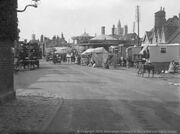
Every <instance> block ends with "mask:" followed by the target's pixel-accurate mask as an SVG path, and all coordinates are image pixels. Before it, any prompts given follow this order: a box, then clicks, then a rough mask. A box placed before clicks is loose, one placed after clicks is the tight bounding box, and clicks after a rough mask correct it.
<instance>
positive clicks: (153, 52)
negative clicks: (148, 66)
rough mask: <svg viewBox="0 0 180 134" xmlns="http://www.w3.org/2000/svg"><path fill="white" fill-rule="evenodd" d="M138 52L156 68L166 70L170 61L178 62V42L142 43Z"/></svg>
mask: <svg viewBox="0 0 180 134" xmlns="http://www.w3.org/2000/svg"><path fill="white" fill-rule="evenodd" d="M142 46H143V49H142V50H141V51H140V54H141V55H143V57H147V58H148V59H149V61H150V62H151V63H153V64H154V65H155V68H156V70H158V71H161V70H168V67H169V64H170V62H171V61H175V62H176V63H179V62H180V44H178V43H176V44H143V45H142Z"/></svg>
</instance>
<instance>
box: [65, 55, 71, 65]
mask: <svg viewBox="0 0 180 134" xmlns="http://www.w3.org/2000/svg"><path fill="white" fill-rule="evenodd" d="M66 59H67V63H68V64H70V63H71V53H67V54H66Z"/></svg>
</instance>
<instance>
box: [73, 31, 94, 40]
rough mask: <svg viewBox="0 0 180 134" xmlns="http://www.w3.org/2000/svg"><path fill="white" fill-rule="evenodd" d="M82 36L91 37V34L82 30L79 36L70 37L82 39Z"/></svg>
mask: <svg viewBox="0 0 180 134" xmlns="http://www.w3.org/2000/svg"><path fill="white" fill-rule="evenodd" d="M82 38H93V36H90V35H89V34H88V33H86V32H84V33H83V34H81V35H79V36H74V37H72V39H82Z"/></svg>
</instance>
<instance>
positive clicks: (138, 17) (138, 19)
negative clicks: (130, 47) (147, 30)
mask: <svg viewBox="0 0 180 134" xmlns="http://www.w3.org/2000/svg"><path fill="white" fill-rule="evenodd" d="M139 8H140V7H139V5H137V6H136V22H137V26H138V28H137V29H138V46H139V45H140V39H139V22H140V11H139Z"/></svg>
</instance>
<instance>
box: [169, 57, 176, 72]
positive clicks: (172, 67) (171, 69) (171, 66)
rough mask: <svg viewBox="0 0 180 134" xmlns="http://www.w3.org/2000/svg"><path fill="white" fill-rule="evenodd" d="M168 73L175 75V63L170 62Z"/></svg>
mask: <svg viewBox="0 0 180 134" xmlns="http://www.w3.org/2000/svg"><path fill="white" fill-rule="evenodd" d="M168 73H175V62H174V60H173V61H171V62H170V64H169V69H168Z"/></svg>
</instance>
